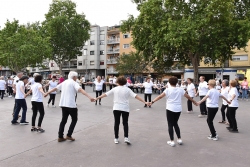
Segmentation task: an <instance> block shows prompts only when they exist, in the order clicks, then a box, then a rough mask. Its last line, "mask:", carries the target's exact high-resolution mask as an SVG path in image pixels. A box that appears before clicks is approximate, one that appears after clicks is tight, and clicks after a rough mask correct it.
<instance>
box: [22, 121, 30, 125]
mask: <svg viewBox="0 0 250 167" xmlns="http://www.w3.org/2000/svg"><path fill="white" fill-rule="evenodd" d="M20 125H29V122H26V121H24V122H20Z"/></svg>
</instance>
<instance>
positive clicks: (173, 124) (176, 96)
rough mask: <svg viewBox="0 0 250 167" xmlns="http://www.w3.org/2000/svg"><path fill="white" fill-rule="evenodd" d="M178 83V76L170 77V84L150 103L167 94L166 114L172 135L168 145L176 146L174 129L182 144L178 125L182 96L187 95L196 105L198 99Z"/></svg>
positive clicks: (178, 141) (170, 134) (178, 140)
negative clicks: (195, 99)
mask: <svg viewBox="0 0 250 167" xmlns="http://www.w3.org/2000/svg"><path fill="white" fill-rule="evenodd" d="M177 83H178V79H177V78H176V77H171V78H169V84H170V86H169V87H168V88H167V89H166V90H165V91H164V92H163V93H162V94H161V95H159V96H158V97H156V98H155V99H154V100H153V101H152V102H151V103H150V105H152V104H154V103H155V102H156V101H158V100H160V99H162V98H163V97H165V96H166V98H167V102H166V115H167V121H168V132H169V136H170V141H168V142H167V144H168V145H170V146H172V147H174V146H175V142H174V129H175V133H176V135H177V137H178V139H177V143H178V144H179V145H181V144H182V139H181V133H180V128H179V125H178V120H179V117H180V115H181V111H182V102H181V101H182V96H184V97H186V98H187V99H188V100H190V101H192V102H193V103H194V104H195V105H197V103H196V101H194V100H193V98H191V97H190V96H189V95H188V94H187V93H186V92H185V90H184V89H181V88H179V87H176V84H177Z"/></svg>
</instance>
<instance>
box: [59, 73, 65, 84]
mask: <svg viewBox="0 0 250 167" xmlns="http://www.w3.org/2000/svg"><path fill="white" fill-rule="evenodd" d="M63 81H64V78H63V76H62V75H60V79H59V83H58V84H61V83H63Z"/></svg>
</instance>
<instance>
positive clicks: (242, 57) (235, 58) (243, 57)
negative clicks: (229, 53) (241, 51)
mask: <svg viewBox="0 0 250 167" xmlns="http://www.w3.org/2000/svg"><path fill="white" fill-rule="evenodd" d="M232 60H233V61H247V60H248V55H234V56H233V57H232Z"/></svg>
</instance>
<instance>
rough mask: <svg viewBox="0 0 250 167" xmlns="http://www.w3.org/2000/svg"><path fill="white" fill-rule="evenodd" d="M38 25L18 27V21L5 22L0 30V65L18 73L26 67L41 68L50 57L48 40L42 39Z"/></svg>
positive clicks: (50, 51)
mask: <svg viewBox="0 0 250 167" xmlns="http://www.w3.org/2000/svg"><path fill="white" fill-rule="evenodd" d="M40 29H41V26H40V24H39V23H33V24H27V25H19V22H18V20H14V21H13V22H10V21H9V20H7V22H6V23H5V27H4V28H3V29H2V30H0V65H2V66H8V67H9V68H10V69H11V70H12V71H14V72H18V71H22V70H24V69H25V68H26V67H28V66H30V67H37V66H42V62H43V60H44V59H46V58H48V57H50V56H51V53H52V49H51V47H50V44H49V38H46V37H43V36H42V33H41V31H40Z"/></svg>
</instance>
